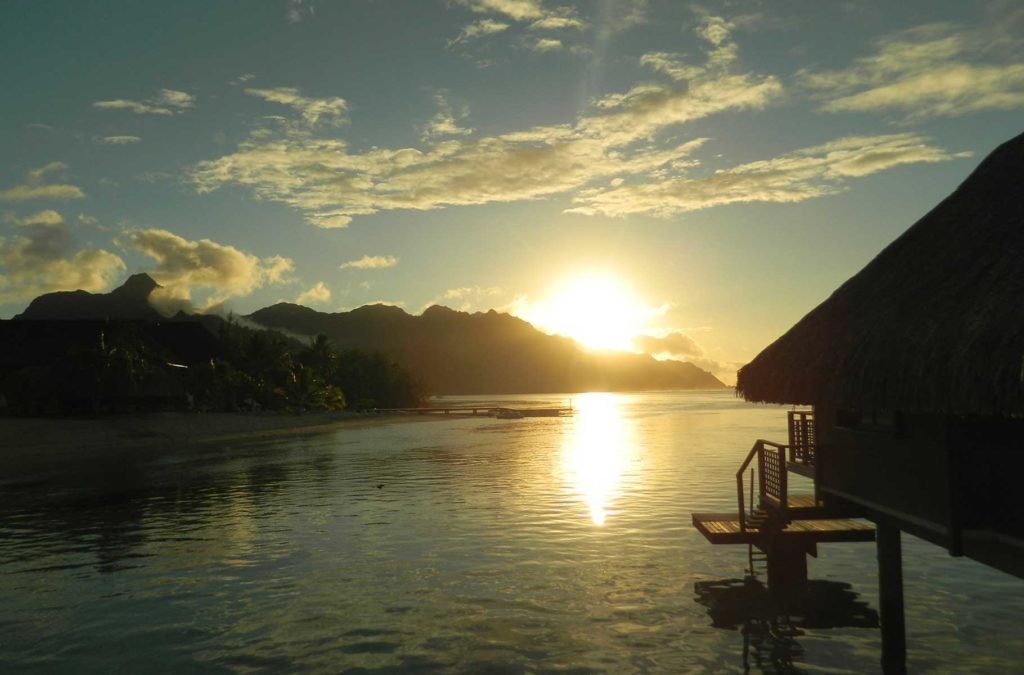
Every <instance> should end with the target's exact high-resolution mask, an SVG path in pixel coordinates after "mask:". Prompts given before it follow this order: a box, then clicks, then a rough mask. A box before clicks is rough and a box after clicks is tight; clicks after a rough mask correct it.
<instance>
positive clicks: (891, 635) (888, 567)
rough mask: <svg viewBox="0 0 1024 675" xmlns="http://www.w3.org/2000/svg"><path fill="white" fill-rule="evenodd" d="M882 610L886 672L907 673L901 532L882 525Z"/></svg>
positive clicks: (878, 527) (878, 536)
mask: <svg viewBox="0 0 1024 675" xmlns="http://www.w3.org/2000/svg"><path fill="white" fill-rule="evenodd" d="M875 540H876V542H877V545H878V596H879V597H878V607H879V615H880V616H879V618H880V620H881V624H882V672H883V673H886V674H887V675H888V674H890V673H906V672H907V637H906V627H905V623H904V619H903V555H902V548H901V544H900V529H899V528H898V527H896V526H895V525H892V524H890V523H885V522H878V523H877V524H876V527H875Z"/></svg>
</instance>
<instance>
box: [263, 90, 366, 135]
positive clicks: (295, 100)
mask: <svg viewBox="0 0 1024 675" xmlns="http://www.w3.org/2000/svg"><path fill="white" fill-rule="evenodd" d="M245 93H247V94H249V95H250V96H255V97H257V98H261V99H263V100H264V101H270V102H271V103H280V104H281V105H286V106H288V107H290V108H293V109H295V110H297V111H298V112H299V114H300V115H301V116H302V119H303V120H305V122H306V124H308V125H310V126H316V125H317V124H319V123H320V122H321V120H322V121H324V122H327V123H328V124H345V123H346V122H348V118H347V117H346V116H345V113H347V112H348V102H347V101H346V100H345V99H343V98H338V97H327V98H314V97H312V96H303V95H301V94H300V93H299V90H298V89H295V88H293V87H277V88H275V89H246V90H245Z"/></svg>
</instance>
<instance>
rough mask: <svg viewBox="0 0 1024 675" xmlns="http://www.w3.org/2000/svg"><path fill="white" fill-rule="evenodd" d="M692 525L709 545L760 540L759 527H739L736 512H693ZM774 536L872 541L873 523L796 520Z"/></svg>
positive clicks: (818, 540) (836, 540) (838, 520)
mask: <svg viewBox="0 0 1024 675" xmlns="http://www.w3.org/2000/svg"><path fill="white" fill-rule="evenodd" d="M693 526H694V527H696V528H697V529H698V530H699V531H700V533H701V534H703V535H704V537H705V538H706V539H707V540H708V541H710V542H711V543H712V544H758V543H761V540H762V537H761V532H760V530H758V529H756V528H754V527H750V526H748V527H747V530H746V531H745V532H744V531H741V530H740V520H739V514H736V513H694V514H693ZM775 536H776V537H785V538H787V539H793V540H801V541H805V542H807V543H816V544H819V543H820V544H824V543H834V542H844V541H874V540H875V526H874V525H872V524H871V523H868V522H865V521H863V520H855V519H852V518H815V519H797V520H791V521H789V523H788V524H787V525H786V527H785V528H783V529H782V530H781V531H780V532H778V533H776V534H775Z"/></svg>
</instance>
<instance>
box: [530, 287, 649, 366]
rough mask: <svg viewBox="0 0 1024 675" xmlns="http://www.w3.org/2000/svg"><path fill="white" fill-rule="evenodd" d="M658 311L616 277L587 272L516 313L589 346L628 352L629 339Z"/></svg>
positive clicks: (553, 331) (541, 326)
mask: <svg viewBox="0 0 1024 675" xmlns="http://www.w3.org/2000/svg"><path fill="white" fill-rule="evenodd" d="M660 311H661V310H659V309H658V308H652V307H649V306H647V305H645V304H643V303H642V302H640V301H639V300H638V299H637V298H636V296H635V295H634V294H633V292H632V291H631V290H630V288H629V286H627V285H626V284H625V283H623V282H622V281H620V280H619V279H616V278H615V277H613V276H610V275H607V274H603V273H600V272H590V273H585V274H580V275H578V276H574V277H570V278H569V279H567V280H565V281H562V282H561V283H559V284H557V285H556V286H555V287H554V288H553V289H552V290H551V292H550V293H549V294H548V296H547V297H546V298H545V299H544V300H541V301H540V302H538V303H535V304H532V305H529V306H524V307H522V308H520V309H518V310H517V311H516V313H517V314H518V315H519V316H520V317H522V318H524V319H526V320H527V321H529V322H530V323H532V324H534V325H535V326H537V327H539V328H541V329H543V330H546V331H548V332H550V333H557V334H559V335H565V336H566V337H571V338H572V339H574V340H576V341H577V342H579V343H580V344H581V345H583V346H585V347H589V348H590V349H616V350H625V351H628V350H631V349H632V348H633V338H634V337H635V336H636V335H639V334H641V333H643V332H644V331H645V330H647V329H648V326H649V324H650V321H651V319H652V318H653V316H654V315H656V314H658V313H659V312H660Z"/></svg>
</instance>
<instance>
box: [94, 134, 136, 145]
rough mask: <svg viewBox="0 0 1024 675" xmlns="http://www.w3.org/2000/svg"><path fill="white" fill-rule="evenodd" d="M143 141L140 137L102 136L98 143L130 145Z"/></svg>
mask: <svg viewBox="0 0 1024 675" xmlns="http://www.w3.org/2000/svg"><path fill="white" fill-rule="evenodd" d="M141 140H142V139H141V138H139V137H138V136H100V137H98V138H97V139H96V141H97V142H98V143H105V144H106V145H130V144H132V143H138V142H139V141H141Z"/></svg>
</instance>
